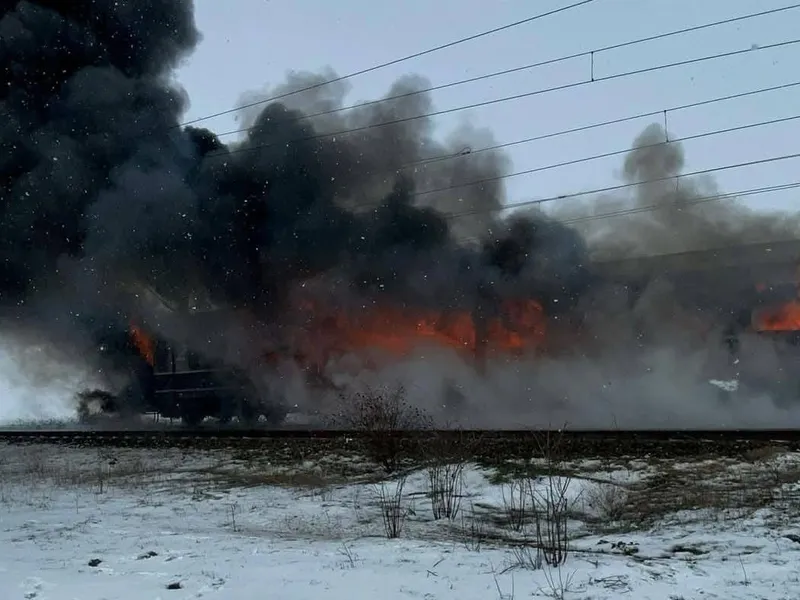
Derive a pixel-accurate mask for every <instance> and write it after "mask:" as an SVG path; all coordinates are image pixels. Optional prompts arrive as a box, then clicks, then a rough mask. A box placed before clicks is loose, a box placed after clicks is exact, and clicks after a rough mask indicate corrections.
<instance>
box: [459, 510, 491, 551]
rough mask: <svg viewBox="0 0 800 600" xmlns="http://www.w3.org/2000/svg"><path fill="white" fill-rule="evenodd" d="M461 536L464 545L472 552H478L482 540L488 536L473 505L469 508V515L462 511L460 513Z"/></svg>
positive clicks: (481, 545)
mask: <svg viewBox="0 0 800 600" xmlns="http://www.w3.org/2000/svg"><path fill="white" fill-rule="evenodd" d="M460 531H461V538H462V541H463V543H464V547H465V548H466V549H467V550H472V551H473V552H480V551H481V548H482V547H483V542H484V541H486V538H487V537H488V536H487V535H486V528H485V527H484V522H483V521H482V520H481V519H480V517H479V516H478V515H477V514H476V513H475V507H474V506H473V507H472V508H471V510H470V513H469V517H467V516H466V515H465V514H464V512H462V513H461V527H460Z"/></svg>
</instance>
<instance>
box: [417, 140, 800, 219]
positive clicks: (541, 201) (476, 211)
mask: <svg viewBox="0 0 800 600" xmlns="http://www.w3.org/2000/svg"><path fill="white" fill-rule="evenodd" d="M796 158H800V152H798V153H794V154H783V155H780V156H772V157H769V158H760V159H756V160H750V161H746V162H740V163H736V164H732V165H725V166H722V167H713V168H710V169H701V170H699V171H692V172H691V173H679V174H677V175H669V176H665V177H657V178H654V179H649V180H647V181H637V182H634V183H623V184H619V185H612V186H606V187H602V188H594V189H591V190H585V191H583V192H573V193H570V194H560V195H558V196H549V197H547V198H539V199H537V200H524V201H522V202H515V203H514V204H508V205H506V206H501V207H492V208H485V209H474V210H469V211H464V212H459V213H451V214H448V215H444V217H445V218H446V219H457V218H460V217H468V216H472V215H479V214H490V213H495V212H504V211H508V210H515V209H518V208H523V207H526V206H537V205H541V204H548V203H550V202H556V201H559V200H568V199H574V198H579V197H581V196H591V195H595V194H606V193H608V192H617V191H621V190H625V189H631V188H634V187H638V186H642V185H652V184H653V183H660V182H663V181H680V180H681V179H686V178H687V177H697V176H698V175H709V174H711V173H718V172H720V171H729V170H732V169H740V168H744V167H753V166H756V165H764V164H769V163H775V162H779V161H783V160H791V159H796ZM531 171H532V169H528V170H526V171H517V172H515V173H509V174H508V175H501V176H498V177H492V178H487V179H486V180H483V182H489V181H497V180H498V179H507V178H508V177H516V176H518V175H523V174H526V173H528V172H531ZM473 185H479V183H478V182H474V183H468V184H463V185H462V184H458V185H453V186H449V187H447V188H441V189H439V190H436V191H437V192H438V191H446V190H448V189H459V188H463V187H470V186H473ZM429 193H433V191H427V192H422V193H420V192H417V193H415V194H411V195H412V196H420V195H424V194H429Z"/></svg>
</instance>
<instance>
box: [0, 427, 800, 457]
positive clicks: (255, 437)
mask: <svg viewBox="0 0 800 600" xmlns="http://www.w3.org/2000/svg"><path fill="white" fill-rule="evenodd" d="M0 442H5V443H9V444H26V445H28V444H61V445H64V446H71V447H119V448H123V447H127V448H132V447H138V448H153V449H156V448H186V449H202V450H214V449H226V448H227V449H259V448H261V449H265V450H267V449H270V448H276V447H278V448H289V447H292V448H296V449H297V450H298V451H302V450H303V449H304V448H308V449H309V450H311V451H313V452H315V453H316V452H326V451H330V452H335V451H337V450H338V451H341V450H344V449H348V450H353V451H358V450H359V449H366V450H369V449H370V448H373V449H374V448H375V447H376V446H381V447H384V448H387V447H391V448H394V449H397V450H398V451H401V452H404V453H409V454H425V453H428V454H430V453H432V452H440V451H442V448H445V449H446V450H447V451H453V449H461V450H462V451H463V452H468V453H470V454H471V455H474V456H476V457H484V458H491V459H495V460H497V459H498V458H501V457H502V458H514V457H530V456H536V455H543V454H545V453H547V452H556V451H557V452H558V453H560V454H561V455H562V456H576V457H577V456H583V457H586V456H606V457H607V456H664V457H672V456H675V457H677V456H698V455H703V454H708V455H717V456H719V455H743V454H747V453H748V452H749V451H752V450H754V449H756V448H762V447H765V446H776V447H781V448H784V449H786V450H800V429H784V430H730V429H729V430H680V431H678V430H633V431H618V430H615V431H601V430H582V431H581V430H564V431H544V430H514V431H510V430H492V431H484V430H439V431H402V432H386V431H380V432H364V431H341V430H310V429H283V430H268V429H235V428H225V429H219V428H209V429H181V428H175V429H128V430H120V429H116V430H111V429H106V430H88V429H83V430H69V429H55V430H35V429H34V430H9V429H6V430H0Z"/></svg>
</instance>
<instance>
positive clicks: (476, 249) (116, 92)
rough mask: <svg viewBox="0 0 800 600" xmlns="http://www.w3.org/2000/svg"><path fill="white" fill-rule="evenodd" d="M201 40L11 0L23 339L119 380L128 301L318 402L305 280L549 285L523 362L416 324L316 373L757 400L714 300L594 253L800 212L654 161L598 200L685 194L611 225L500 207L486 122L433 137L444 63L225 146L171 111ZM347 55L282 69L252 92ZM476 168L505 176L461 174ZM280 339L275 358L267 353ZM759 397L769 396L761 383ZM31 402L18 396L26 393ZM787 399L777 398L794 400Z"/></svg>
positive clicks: (547, 391) (723, 239) (152, 10)
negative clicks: (752, 202) (631, 284)
mask: <svg viewBox="0 0 800 600" xmlns="http://www.w3.org/2000/svg"><path fill="white" fill-rule="evenodd" d="M199 39H200V35H199V33H198V31H197V30H196V27H195V25H194V19H193V7H192V2H191V1H190V0H137V1H136V2H134V1H133V0H130V1H125V0H118V1H115V2H112V1H111V0H91V1H90V0H77V1H75V2H70V3H64V2H53V1H48V0H22V1H10V2H4V3H2V8H0V65H2V66H0V78H2V80H0V84H2V85H0V112H1V113H2V114H4V115H5V118H4V120H3V121H2V123H0V146H2V150H3V151H2V152H0V303H2V304H1V305H0V309H2V311H3V313H2V314H3V319H4V323H3V325H4V327H5V328H6V329H9V328H11V327H12V326H13V327H14V328H15V331H16V332H17V333H19V332H20V331H22V332H23V333H22V334H18V335H16V337H15V339H14V342H13V343H14V344H15V345H16V346H19V347H24V346H26V344H27V345H28V346H29V345H30V344H32V343H33V341H34V340H36V341H37V343H38V341H39V340H41V339H42V336H43V335H44V336H46V338H47V340H48V347H49V348H52V349H53V350H52V351H53V352H57V353H65V352H66V353H69V354H70V355H71V356H75V355H80V356H84V357H89V358H86V360H85V362H86V365H85V367H84V368H86V369H88V371H89V372H91V373H94V374H95V375H96V376H99V375H98V374H102V375H103V376H104V377H108V376H109V372H110V371H115V370H119V369H117V367H118V365H115V364H109V363H108V362H107V361H106V362H103V361H101V359H99V358H97V359H95V358H93V353H92V351H91V349H92V348H94V347H96V346H97V345H98V344H99V343H101V342H102V343H104V344H111V345H114V344H118V345H119V346H120V347H124V346H125V343H126V342H125V341H124V339H125V336H126V331H127V327H128V324H129V323H130V321H131V320H136V321H137V322H144V323H146V324H147V325H148V326H151V327H154V328H158V330H159V332H160V334H161V335H163V336H165V337H168V338H170V339H173V340H179V341H181V342H183V343H187V344H189V345H190V346H191V347H192V348H193V349H195V350H196V351H198V352H200V353H203V354H207V355H213V356H214V357H219V358H223V359H224V360H226V361H228V362H230V363H232V364H237V365H240V366H245V367H247V368H248V369H251V370H254V371H255V372H256V379H257V380H258V381H259V382H260V384H262V385H264V386H265V387H268V388H270V389H273V390H277V391H278V392H280V393H283V394H285V395H287V397H288V399H289V402H290V403H293V404H298V405H302V406H303V408H307V409H318V408H320V407H323V406H324V404H325V402H326V396H325V394H317V393H315V392H314V391H313V389H311V388H310V387H309V386H308V385H307V384H306V383H305V382H304V380H303V378H304V377H305V373H304V372H303V370H302V369H300V368H299V367H298V364H297V361H293V360H292V357H293V356H297V355H298V354H304V355H308V354H309V353H313V351H314V350H315V348H318V347H319V346H320V341H319V340H317V342H316V343H314V342H308V340H307V339H306V341H305V342H300V341H298V340H300V339H302V338H303V337H304V336H303V335H299V334H298V332H300V333H303V332H304V329H307V328H308V327H307V323H306V322H305V321H303V319H302V318H301V317H299V316H297V311H296V310H295V309H296V308H297V306H298V305H300V304H302V302H304V301H305V300H306V299H307V298H308V297H311V298H312V299H313V300H314V301H315V303H316V306H317V308H319V307H320V306H324V307H325V309H326V310H329V311H332V312H334V311H338V312H343V313H345V314H347V315H348V316H358V315H359V314H362V313H364V312H368V311H370V310H372V309H375V308H376V307H377V308H380V307H384V306H392V307H400V308H402V309H403V310H420V311H437V312H439V313H447V312H452V311H462V312H464V313H466V314H469V315H472V317H473V318H474V319H475V320H476V322H482V320H486V319H491V318H493V317H494V316H496V315H498V314H499V313H500V308H501V307H502V306H503V304H504V302H506V301H508V300H514V299H520V298H523V299H526V298H527V299H536V300H537V301H538V302H539V303H540V304H541V306H542V310H543V311H544V314H545V315H547V317H548V329H549V332H548V337H547V342H546V344H545V345H544V346H540V347H537V349H536V351H535V353H533V354H531V355H528V356H525V357H522V358H521V359H518V360H514V361H510V360H508V357H499V356H494V355H493V356H490V357H488V359H487V363H486V365H485V369H483V370H480V369H476V368H475V365H474V364H472V363H470V361H468V360H466V359H464V357H463V356H461V355H458V356H457V355H456V353H455V352H454V351H451V350H445V349H442V348H441V347H437V348H429V347H419V348H415V349H414V352H413V355H412V356H410V357H406V358H403V359H399V358H394V359H392V360H388V361H383V362H380V361H379V364H378V366H377V367H374V368H371V369H367V368H366V367H365V366H364V363H363V361H362V362H359V361H355V362H354V360H355V359H354V358H353V357H352V356H345V357H344V358H342V359H341V360H338V361H331V362H329V363H327V364H326V365H325V373H324V375H325V376H326V377H328V378H329V379H330V380H331V381H333V382H334V383H337V384H341V385H348V386H358V385H361V384H362V383H364V382H367V381H371V380H373V379H377V380H380V381H390V380H391V381H403V382H404V383H406V386H407V387H408V389H409V390H411V392H410V393H411V395H412V397H413V400H414V402H415V403H418V404H422V405H424V406H425V407H426V408H427V409H429V410H430V411H431V412H434V413H437V416H440V417H441V418H442V419H448V420H451V419H452V418H453V417H454V416H455V417H457V418H458V419H460V421H461V422H464V423H470V424H473V425H475V426H509V425H512V426H513V425H523V424H535V423H541V422H543V421H553V420H560V419H561V418H562V417H565V420H568V421H570V422H573V423H575V424H578V425H584V426H590V425H591V426H596V425H609V424H610V422H609V419H611V420H613V421H615V422H617V423H619V424H621V425H622V424H625V425H628V426H630V425H636V424H639V425H653V424H654V423H655V421H658V423H660V424H662V425H663V424H666V423H667V422H669V423H672V422H673V421H676V422H677V421H680V423H682V424H691V423H694V424H707V423H706V421H711V422H718V421H721V422H723V423H724V422H727V421H730V420H737V419H738V420H745V421H746V420H747V419H748V418H751V417H752V415H753V412H752V411H751V405H750V404H743V405H741V406H737V407H736V408H735V409H730V407H726V406H724V405H722V404H720V402H721V401H720V399H719V397H718V395H717V394H716V391H715V390H716V388H713V386H709V384H708V373H707V371H708V364H709V361H710V362H714V361H717V362H720V361H721V362H724V360H725V357H727V354H726V351H725V350H724V348H723V347H722V346H721V343H720V337H719V335H717V334H719V330H721V329H722V328H723V327H724V323H722V322H720V321H719V319H718V318H717V316H715V313H714V311H708V315H706V316H707V318H705V320H704V315H703V314H701V312H702V311H701V308H700V307H697V306H690V307H686V306H682V305H680V304H679V303H678V302H677V300H676V299H675V294H673V293H672V292H671V291H670V290H669V289H668V287H667V288H665V287H663V286H662V287H658V286H657V285H654V286H651V288H648V290H647V293H646V294H644V295H643V296H641V297H639V298H637V299H636V300H635V302H633V303H632V302H631V299H630V297H629V294H628V293H627V291H626V290H624V289H619V288H618V287H614V286H613V285H610V284H609V283H608V282H603V281H600V280H598V278H597V276H596V275H595V274H594V273H593V269H592V256H597V255H601V256H605V257H609V256H610V257H615V256H616V257H619V256H625V255H629V254H630V253H660V252H669V251H678V250H685V249H687V247H688V248H691V247H692V245H693V243H694V242H695V241H699V240H702V241H703V242H704V243H705V244H708V245H712V246H713V245H725V244H726V243H729V242H741V241H751V240H752V241H755V240H758V239H762V238H763V239H767V240H768V239H775V238H776V237H783V238H786V237H792V236H793V235H795V234H796V233H797V223H796V222H788V221H785V220H782V219H780V218H777V217H776V218H773V217H766V216H762V215H758V214H751V213H749V212H747V211H746V210H745V209H743V208H741V207H738V206H736V205H731V204H730V203H728V204H725V205H711V204H709V205H704V206H703V207H698V208H693V209H691V210H682V209H683V208H684V207H685V206H688V205H690V204H691V203H692V200H693V198H696V197H698V196H701V195H707V194H708V190H709V189H713V182H694V183H690V182H681V185H680V187H679V188H676V187H675V184H674V183H669V182H668V183H665V184H660V183H659V184H655V183H654V184H650V185H644V186H640V187H638V188H636V189H637V191H636V194H635V196H634V197H633V198H600V199H598V202H597V203H596V204H594V205H593V207H598V208H597V210H598V212H602V211H604V210H607V209H608V207H609V206H623V205H624V206H626V207H627V206H631V205H633V206H645V205H652V204H663V205H664V206H674V207H675V208H674V209H665V210H659V211H652V212H648V213H643V214H642V216H641V217H640V218H638V220H637V221H636V223H635V225H634V226H631V224H630V222H629V221H628V222H626V224H625V228H624V230H618V229H616V228H614V225H613V223H611V222H608V223H607V225H606V228H605V229H602V228H594V227H593V228H592V231H591V232H586V231H581V230H579V229H576V228H573V227H568V226H566V225H564V224H562V223H561V222H560V219H562V218H563V217H564V216H570V215H564V214H561V213H559V214H557V215H556V217H552V216H546V215H544V214H542V213H539V212H535V211H532V212H528V213H525V214H516V215H515V216H513V217H511V218H502V217H501V216H499V213H498V212H497V209H498V208H500V207H502V206H503V205H504V200H505V198H504V189H503V183H502V177H503V175H506V174H508V173H509V171H510V160H509V158H508V157H507V156H505V155H504V154H503V153H501V152H480V153H472V152H471V150H472V149H474V148H479V147H485V146H490V145H492V144H493V139H492V134H491V132H490V131H487V130H482V129H477V128H474V127H472V126H470V125H464V126H463V127H462V128H460V129H459V130H457V131H456V132H455V133H454V134H453V135H452V136H451V137H450V138H448V139H445V140H444V141H441V140H439V138H438V137H437V135H436V130H435V127H434V123H433V121H432V120H431V119H430V118H426V117H424V116H423V115H424V114H425V113H428V112H431V111H432V110H433V105H432V99H431V97H430V95H429V94H426V93H422V92H421V90H423V89H424V88H426V87H429V84H428V82H427V81H426V80H425V79H423V78H421V77H418V76H406V77H403V78H400V79H399V80H398V81H397V82H395V84H394V85H393V86H392V87H391V88H390V89H389V90H388V91H387V92H386V94H385V97H384V98H383V99H379V100H382V101H380V102H368V103H365V104H364V105H363V106H361V107H359V108H357V109H354V110H346V111H342V110H339V109H340V108H342V107H343V106H344V105H345V100H346V98H347V95H348V93H349V87H348V84H347V82H337V83H335V84H331V85H326V86H324V87H319V88H316V89H314V90H312V91H309V92H305V93H301V94H296V95H292V96H289V97H287V98H285V99H283V100H281V101H279V102H271V103H266V104H264V105H259V106H257V107H253V108H251V109H248V110H245V111H242V114H241V119H242V124H243V126H244V127H246V128H247V130H246V132H245V133H244V134H243V135H242V137H241V139H239V140H238V141H234V142H231V143H227V144H226V143H223V141H222V140H221V139H220V138H219V137H218V136H217V135H215V133H214V132H212V131H209V130H207V129H204V128H200V127H191V126H190V127H181V126H180V120H181V116H182V115H183V114H184V112H185V110H186V108H187V106H188V98H187V97H186V94H185V93H184V91H183V90H181V89H180V88H179V87H178V86H177V84H176V83H175V82H174V80H173V79H172V72H173V69H174V68H175V67H176V66H177V65H178V64H179V63H180V61H181V60H182V59H183V58H185V57H186V56H188V55H189V54H190V53H191V51H192V50H193V48H194V47H195V46H196V44H197V43H198V41H199ZM335 75H336V74H335V73H333V72H332V71H330V70H325V71H322V72H320V73H316V74H314V73H291V74H290V75H289V76H288V77H287V80H286V82H285V83H283V84H282V85H280V86H278V87H275V88H271V89H267V90H260V91H259V92H255V93H251V94H246V95H245V96H244V97H243V101H245V102H248V101H249V102H252V101H253V100H255V99H258V98H263V97H268V96H273V95H276V94H281V93H284V92H287V91H291V90H294V89H298V88H303V87H307V86H309V85H313V84H315V83H318V82H320V81H323V80H329V79H331V78H334V77H335ZM390 98H392V99H390ZM398 121H400V122H398ZM387 122H392V124H390V125H383V126H378V125H379V124H381V123H387ZM351 129H355V130H357V131H355V132H353V133H348V134H343V133H341V132H343V131H345V130H351ZM661 135H663V132H661V131H660V130H658V128H656V127H651V128H648V129H646V130H645V131H644V132H643V133H642V134H641V136H640V137H639V138H638V139H637V140H636V142H635V143H634V149H633V150H632V151H631V153H630V154H629V156H628V157H627V158H626V160H625V164H624V175H625V178H626V181H630V182H642V181H648V180H652V179H658V178H662V177H664V176H672V175H673V174H678V173H679V172H680V170H681V168H682V166H683V160H684V158H683V153H682V150H681V148H680V146H678V145H676V144H663V145H659V146H657V147H647V148H642V146H645V145H648V144H651V143H653V140H659V139H660V137H659V136H661ZM448 156H453V157H454V158H453V159H451V160H441V157H448ZM478 180H491V182H490V183H485V184H481V185H474V186H465V185H464V184H468V183H470V182H474V181H478ZM445 188H446V189H445ZM594 209H595V208H593V209H592V210H594ZM601 209H602V210H601ZM465 213H466V214H465ZM572 216H574V213H573V215H572ZM148 290H151V291H152V292H153V294H150V292H149V291H148ZM155 295H160V296H161V297H163V298H166V299H167V300H168V301H169V302H170V303H172V304H174V305H176V306H177V307H178V308H182V309H187V308H190V306H191V305H193V304H196V303H207V304H210V305H214V306H218V307H223V308H225V309H226V310H225V312H224V313H221V314H222V315H223V316H217V317H214V318H213V319H214V322H213V324H212V322H211V321H210V320H206V321H203V324H202V325H201V326H200V327H198V326H197V325H196V324H194V323H196V319H189V318H188V317H185V316H182V313H181V311H178V312H177V313H174V312H169V311H163V310H160V309H159V308H158V303H157V302H155V300H154V298H155ZM209 319H211V318H210V317H209ZM698 320H699V321H700V325H699V326H698V325H696V323H695V321H698ZM642 332H644V333H642ZM305 333H307V331H306V332H305ZM321 335H323V337H324V334H321ZM307 337H308V336H307V335H306V336H305V338H307ZM120 340H122V341H120ZM303 343H305V344H306V347H301V346H303ZM764 343H766V342H764V341H763V340H754V341H752V342H745V343H744V346H746V347H747V348H750V347H753V348H755V347H756V346H758V345H759V344H761V345H763V344H764ZM748 344H749V345H748ZM309 345H310V346H311V347H310V348H309V347H308V346H309ZM768 345H769V344H768ZM8 347H11V346H8ZM264 353H278V354H281V356H283V358H284V359H285V360H283V363H282V364H281V365H280V368H278V369H277V370H270V371H265V372H264V373H259V372H258V369H259V365H261V364H262V363H263V356H264ZM752 353H753V355H758V356H762V355H763V352H762V351H761V350H758V352H756V351H755V350H753V351H752ZM348 361H349V362H348ZM767 362H769V361H767ZM769 366H770V365H767V366H765V367H764V369H765V372H767V371H768V368H769ZM772 366H774V364H773V365H772ZM122 371H124V368H122ZM712 371H713V369H712ZM709 372H710V371H709ZM32 377H33V378H34V380H36V381H42V379H41V378H37V377H36V374H35V373H34V374H33V375H32ZM48 377H49V376H48ZM15 385H16V384H15ZM20 389H21V388H20ZM15 397H20V398H22V396H19V395H18V394H17V396H15ZM329 397H330V394H328V399H329ZM39 398H40V400H39V402H40V404H41V403H42V402H45V400H44V398H49V396H46V395H45V396H42V395H39ZM697 398H702V399H703V402H698V401H697V400H696V399H697ZM690 399H691V400H690ZM762 401H763V402H769V403H772V400H764V399H763V398H761V397H758V396H754V395H752V394H750V395H748V396H747V402H753V403H756V404H758V403H761V402H762ZM29 402H30V401H29V400H19V401H18V402H16V405H15V406H17V405H18V406H17V408H15V409H14V410H15V412H20V411H22V412H25V411H27V409H28V407H29V406H33V405H31V404H29ZM45 403H46V404H48V405H49V403H50V400H46V402H45ZM22 405H24V406H25V407H26V408H25V409H24V410H23V409H21V408H19V406H22ZM52 405H53V406H60V405H61V404H60V403H59V402H56V401H53V404H52ZM758 405H759V406H760V404H758ZM781 410H783V409H778V408H776V409H775V411H776V412H775V416H776V418H778V417H780V419H783V422H785V417H784V415H783V413H781V412H780V411H781ZM757 412H759V414H761V415H765V414H768V413H767V411H757ZM31 414H33V413H31ZM720 415H723V416H722V417H721V416H720ZM566 417H569V418H566ZM659 419H660V421H659Z"/></svg>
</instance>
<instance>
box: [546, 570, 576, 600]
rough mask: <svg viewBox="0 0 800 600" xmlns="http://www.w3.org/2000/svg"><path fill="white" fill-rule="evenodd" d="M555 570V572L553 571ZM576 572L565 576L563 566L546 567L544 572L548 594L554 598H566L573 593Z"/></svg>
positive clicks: (557, 599)
mask: <svg viewBox="0 0 800 600" xmlns="http://www.w3.org/2000/svg"><path fill="white" fill-rule="evenodd" d="M553 571H555V573H553ZM574 577H575V573H574V572H573V573H570V574H569V575H567V576H566V577H564V573H563V572H562V570H561V568H556V569H546V570H545V572H544V578H545V581H547V587H548V588H549V589H548V590H546V592H545V593H546V594H547V595H548V596H550V598H553V600H565V599H566V598H567V596H569V595H571V594H572V591H573V590H572V580H573V579H574Z"/></svg>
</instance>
